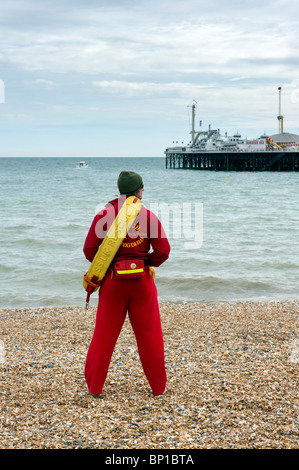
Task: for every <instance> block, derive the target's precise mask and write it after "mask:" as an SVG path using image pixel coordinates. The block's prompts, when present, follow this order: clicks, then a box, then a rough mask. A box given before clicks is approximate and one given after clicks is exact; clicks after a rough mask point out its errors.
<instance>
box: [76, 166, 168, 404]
mask: <svg viewBox="0 0 299 470" xmlns="http://www.w3.org/2000/svg"><path fill="white" fill-rule="evenodd" d="M117 184H118V189H119V192H120V197H119V198H116V199H114V200H112V201H110V202H109V203H108V204H107V205H106V207H105V208H104V209H103V210H101V211H100V212H99V213H98V214H97V215H96V216H95V218H94V220H93V222H92V225H91V227H90V229H89V232H88V235H87V237H86V240H85V244H84V248H83V251H84V254H85V256H86V258H87V259H88V260H89V261H90V262H92V261H93V259H94V257H95V255H96V253H97V251H98V248H99V246H100V245H101V244H102V242H103V240H104V239H105V236H106V235H107V231H108V230H109V227H111V224H112V223H113V221H114V220H115V218H116V217H117V215H118V213H119V211H120V210H121V207H122V206H123V205H124V203H125V201H126V199H127V198H128V197H130V196H135V198H138V200H141V199H142V193H143V190H144V189H143V181H142V178H141V176H140V175H139V174H138V173H135V172H132V171H122V172H121V173H120V175H119V178H118V181H117ZM135 198H134V199H135ZM151 250H152V251H151ZM169 252H170V245H169V242H168V240H167V237H166V234H165V232H164V229H163V227H162V224H161V222H160V221H159V219H158V218H157V217H156V215H154V214H153V213H152V212H151V211H149V210H148V209H146V208H145V207H144V206H143V205H142V206H141V209H140V212H139V214H138V215H137V217H136V219H135V220H134V222H133V224H132V226H131V227H130V229H129V231H128V233H127V234H126V235H125V238H124V239H123V241H122V243H121V245H120V248H119V249H118V251H117V252H116V255H115V257H114V259H113V260H112V262H111V264H110V266H109V268H108V270H107V273H106V275H105V278H104V280H103V282H102V283H101V287H100V292H99V303H98V309H97V316H96V324H95V329H94V333H93V337H92V341H91V343H90V346H89V349H88V353H87V357H86V364H85V379H86V382H87V386H88V390H89V392H90V393H91V394H92V395H100V394H101V393H102V390H103V387H104V383H105V380H106V377H107V373H108V368H109V365H110V361H111V357H112V354H113V351H114V348H115V345H116V341H117V339H118V336H119V334H120V332H121V329H122V326H123V323H124V321H125V317H126V314H127V312H128V315H129V319H130V322H131V325H132V328H133V331H134V334H135V337H136V341H137V347H138V352H139V356H140V360H141V363H142V367H143V370H144V373H145V375H146V377H147V380H148V382H149V384H150V387H151V389H152V392H153V394H154V395H160V394H162V393H164V391H165V388H166V381H167V377H166V371H165V360H164V342H163V335H162V327H161V320H160V312H159V304H158V298H157V289H156V286H155V282H154V279H153V273H154V272H153V269H152V268H151V266H154V267H158V266H160V265H161V264H162V263H163V262H164V261H166V260H167V258H168V256H169Z"/></svg>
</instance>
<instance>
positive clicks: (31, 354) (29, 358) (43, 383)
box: [0, 300, 299, 449]
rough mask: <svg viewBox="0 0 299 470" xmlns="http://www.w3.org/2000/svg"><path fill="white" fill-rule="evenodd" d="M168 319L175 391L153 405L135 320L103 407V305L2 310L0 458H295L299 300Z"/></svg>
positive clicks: (220, 305) (215, 305)
mask: <svg viewBox="0 0 299 470" xmlns="http://www.w3.org/2000/svg"><path fill="white" fill-rule="evenodd" d="M160 311H161V321H162V328H163V334H164V342H165V361H166V370H167V376H168V383H167V392H166V393H165V394H164V395H162V396H159V397H154V396H153V395H152V393H151V391H150V388H149V385H148V383H147V381H146V378H145V376H144V374H143V371H142V367H141V364H140V360H139V356H138V352H137V348H136V341H135V337H134V334H133V332H132V328H131V326H130V323H129V321H128V317H127V318H126V321H125V324H124V327H123V330H122V332H121V334H120V337H119V339H118V342H117V344H116V348H115V351H114V353H113V356H112V360H111V364H110V369H109V372H108V377H107V381H106V384H105V387H104V391H103V395H102V398H100V399H95V398H93V397H92V396H91V395H90V394H89V393H88V391H87V388H86V384H85V380H84V363H85V357H86V353H87V349H88V346H89V343H90V340H91V336H92V333H93V328H94V322H95V314H96V307H94V306H92V307H90V309H89V310H88V311H87V312H86V311H85V307H38V308H30V309H29V308H13V309H11V308H9V309H1V310H0V319H1V327H2V328H1V336H0V370H1V382H2V387H1V390H2V391H1V428H2V430H1V437H2V439H1V444H0V448H2V449H22V448H32V449H33V448H34V449H36V448H42V449H45V448H52V449H53V448H69V449H74V448H91V449H92V448H102V449H206V448H209V449H217V448H231V449H241V448H242V449H246V448H259V449H261V448H264V449H266V448H267V449H270V448H281V449H295V448H296V449H297V448H298V423H297V424H296V418H298V404H297V403H296V400H297V399H298V364H299V351H298V349H299V332H298V314H299V301H298V300H297V301H296V300H294V301H292V300H291V301H271V302H269V301H267V302H263V301H261V302H252V301H242V302H239V301H236V302H226V301H225V302H206V303H201V302H190V303H188V302H183V303H160ZM296 426H297V427H296Z"/></svg>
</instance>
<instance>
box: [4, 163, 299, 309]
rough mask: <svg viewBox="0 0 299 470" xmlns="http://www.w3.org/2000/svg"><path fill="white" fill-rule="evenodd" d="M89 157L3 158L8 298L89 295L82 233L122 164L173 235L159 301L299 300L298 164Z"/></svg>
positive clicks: (37, 301)
mask: <svg viewBox="0 0 299 470" xmlns="http://www.w3.org/2000/svg"><path fill="white" fill-rule="evenodd" d="M86 162H87V163H88V168H84V169H79V168H78V167H77V164H78V160H77V159H73V158H1V159H0V191H1V198H0V220H1V245H0V285H1V288H0V307H10V308H15V307H39V306H75V305H79V306H80V305H82V306H83V305H85V291H84V288H83V286H82V276H83V274H84V273H85V272H86V271H87V270H88V267H89V262H88V261H87V260H86V259H85V257H84V254H83V251H82V249H83V245H84V241H85V238H86V235H87V232H88V230H89V227H90V224H91V222H92V220H93V218H94V216H95V214H96V213H97V212H98V211H99V210H100V209H101V208H102V207H103V206H104V205H105V204H106V203H107V202H108V201H109V200H111V199H113V198H114V197H115V196H116V195H117V194H118V190H117V184H116V182H117V178H118V175H119V173H120V171H122V170H130V171H136V172H138V173H140V174H141V175H142V177H143V180H144V193H143V200H142V202H143V203H144V205H145V206H146V207H147V208H149V209H151V210H153V211H156V212H158V213H157V215H158V216H159V218H160V219H161V220H162V224H163V226H164V228H165V230H166V233H167V235H168V237H169V241H170V245H171V253H170V257H169V259H168V260H167V261H166V262H165V263H164V264H163V265H162V266H160V267H159V268H157V269H156V280H155V281H156V285H157V289H158V295H159V300H160V302H185V301H191V302H194V301H200V302H215V301H245V300H255V301H264V300H277V301H278V300H293V299H296V300H298V298H299V283H298V281H299V279H298V268H299V191H298V186H299V174H298V173H294V172H285V173H279V172H261V173H258V172H231V173H227V172H223V171H221V172H214V171H196V170H178V169H176V170H174V169H166V168H165V160H164V158H90V159H86ZM97 296H98V294H97V293H95V294H93V296H92V298H91V305H96V304H97Z"/></svg>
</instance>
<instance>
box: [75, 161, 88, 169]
mask: <svg viewBox="0 0 299 470" xmlns="http://www.w3.org/2000/svg"><path fill="white" fill-rule="evenodd" d="M77 168H88V165H87V163H86V162H84V161H81V162H79V163H78V165H77Z"/></svg>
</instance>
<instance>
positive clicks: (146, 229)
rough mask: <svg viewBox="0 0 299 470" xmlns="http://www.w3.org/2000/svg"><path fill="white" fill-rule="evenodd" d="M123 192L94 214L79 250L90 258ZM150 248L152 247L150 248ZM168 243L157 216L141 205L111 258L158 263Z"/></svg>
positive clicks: (112, 218)
mask: <svg viewBox="0 0 299 470" xmlns="http://www.w3.org/2000/svg"><path fill="white" fill-rule="evenodd" d="M124 200H125V196H121V197H120V198H117V199H114V200H113V201H110V202H109V203H108V204H107V205H106V207H105V209H103V210H101V211H100V212H99V213H98V214H97V215H96V216H95V218H94V220H93V222H92V224H91V227H90V229H89V232H88V234H87V237H86V240H85V244H84V248H83V252H84V254H85V256H86V258H87V259H88V260H89V261H90V262H91V261H92V260H93V258H94V256H95V254H96V252H97V251H98V248H99V245H100V244H101V242H102V240H103V239H104V237H105V235H106V233H107V231H108V230H109V227H110V225H111V224H112V222H113V220H114V219H115V217H116V216H117V214H118V211H119V209H120V207H121V205H122V204H123V202H124ZM151 248H152V250H153V251H150V250H151ZM169 253H170V245H169V242H168V240H167V237H166V234H165V232H164V229H163V227H162V224H161V222H160V220H159V219H158V217H157V216H156V215H155V214H153V212H151V211H149V210H148V209H146V208H145V207H144V206H142V208H141V210H140V212H139V215H138V216H137V218H136V219H135V221H134V223H133V225H132V227H131V229H130V230H129V232H128V234H127V236H126V238H125V239H124V241H123V243H122V245H121V246H120V248H119V250H118V252H117V253H116V255H115V258H114V262H115V261H119V260H124V259H129V260H130V259H142V260H144V261H145V264H146V265H148V266H160V264H162V263H163V262H164V261H166V260H167V258H168V256H169Z"/></svg>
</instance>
